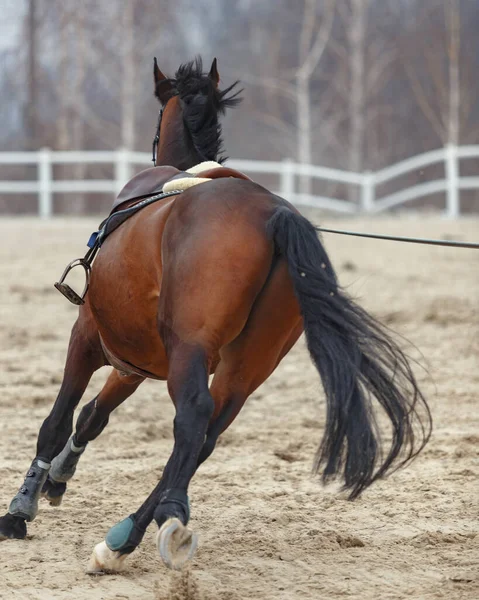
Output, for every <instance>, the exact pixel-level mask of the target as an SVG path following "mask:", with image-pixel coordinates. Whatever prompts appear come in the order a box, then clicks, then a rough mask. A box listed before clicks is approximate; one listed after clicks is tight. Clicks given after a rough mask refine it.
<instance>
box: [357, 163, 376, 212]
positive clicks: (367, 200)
mask: <svg viewBox="0 0 479 600" xmlns="http://www.w3.org/2000/svg"><path fill="white" fill-rule="evenodd" d="M375 196H376V193H375V183H374V173H372V172H371V171H365V172H364V173H363V182H362V184H361V198H360V212H364V213H370V212H372V210H373V208H374V200H375Z"/></svg>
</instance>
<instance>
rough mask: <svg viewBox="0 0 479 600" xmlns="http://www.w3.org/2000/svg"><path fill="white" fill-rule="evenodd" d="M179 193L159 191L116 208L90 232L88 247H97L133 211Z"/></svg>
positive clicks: (179, 192) (177, 191)
mask: <svg viewBox="0 0 479 600" xmlns="http://www.w3.org/2000/svg"><path fill="white" fill-rule="evenodd" d="M178 194H181V190H172V191H171V192H161V193H160V194H155V195H154V196H150V197H149V198H146V199H145V200H142V201H141V202H138V203H137V204H134V205H133V206H130V207H128V208H124V209H123V210H118V211H116V212H114V213H112V214H111V215H110V216H109V217H107V218H106V219H105V220H104V221H103V222H102V223H101V224H100V228H99V230H98V231H95V232H94V233H92V234H91V236H90V239H89V240H88V244H87V245H88V247H89V248H94V247H97V248H99V247H100V246H101V245H102V244H103V242H104V241H105V240H106V238H107V237H108V236H109V235H110V234H111V233H113V232H114V231H115V229H117V228H118V227H119V226H120V225H121V224H122V223H124V222H125V221H126V220H127V219H129V218H130V217H132V216H133V215H134V214H135V213H137V212H138V211H139V210H141V209H142V208H145V207H146V206H149V205H150V204H153V203H154V202H158V200H163V199H164V198H168V197H169V196H177V195H178Z"/></svg>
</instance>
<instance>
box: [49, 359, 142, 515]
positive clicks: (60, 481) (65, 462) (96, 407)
mask: <svg viewBox="0 0 479 600" xmlns="http://www.w3.org/2000/svg"><path fill="white" fill-rule="evenodd" d="M143 381H144V378H143V377H141V376H139V375H128V376H122V375H120V373H119V372H118V371H117V370H114V371H113V372H112V373H111V374H110V376H109V377H108V380H107V382H106V383H105V385H104V387H103V389H102V390H101V392H100V393H99V394H98V396H96V398H94V399H93V400H92V401H91V402H89V403H88V404H86V405H85V406H84V407H83V408H82V410H81V412H80V414H79V416H78V419H77V423H76V428H75V433H74V434H73V436H72V437H71V438H70V439H69V440H68V441H67V443H66V444H65V447H64V448H63V450H62V451H61V452H60V454H58V455H57V456H56V457H55V458H54V459H53V461H52V466H51V468H50V472H49V473H48V478H47V480H46V482H45V484H44V486H43V489H42V495H43V496H44V497H45V498H46V499H47V500H49V501H50V504H52V505H54V506H58V505H59V504H61V501H62V498H63V494H64V493H65V491H66V484H67V482H68V481H69V480H70V479H71V478H72V477H73V475H74V474H75V470H76V467H77V464H78V461H79V460H80V456H81V455H82V454H83V452H84V450H85V448H86V446H87V444H88V442H91V441H92V440H94V439H95V438H97V437H98V436H99V435H100V433H101V432H102V431H103V429H104V428H105V427H106V425H107V424H108V420H109V417H110V413H112V412H113V411H114V410H115V409H116V408H117V407H118V406H120V404H122V402H124V401H125V400H126V399H127V398H129V397H130V396H131V395H132V394H133V392H135V391H136V389H137V388H138V386H139V385H140V384H141V383H142V382H143Z"/></svg>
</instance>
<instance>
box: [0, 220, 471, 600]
mask: <svg viewBox="0 0 479 600" xmlns="http://www.w3.org/2000/svg"><path fill="white" fill-rule="evenodd" d="M338 223H340V224H341V225H343V226H345V227H354V228H357V229H360V230H363V231H367V230H370V231H376V232H394V233H397V234H410V235H423V236H430V237H444V238H457V239H476V240H477V239H478V238H479V236H478V233H479V221H477V220H476V221H473V220H463V221H457V222H447V221H443V220H441V219H439V218H432V217H418V216H416V217H407V218H406V217H403V218H401V219H394V220H393V219H391V218H388V219H386V218H384V219H377V220H369V221H367V220H361V221H334V220H333V219H326V220H325V221H324V222H323V224H325V225H326V224H329V225H334V224H336V225H337V224H338ZM96 224H97V220H96V219H94V220H91V219H90V220H77V221H73V220H55V221H52V222H50V223H39V222H38V221H36V220H34V219H29V220H28V219H23V220H14V219H7V218H2V220H1V221H0V282H1V285H0V364H1V369H0V391H1V393H0V469H1V474H2V486H1V489H0V503H1V506H2V507H6V506H7V504H8V502H9V501H10V499H11V497H12V496H13V494H14V493H15V492H16V490H17V488H18V486H19V485H20V484H21V482H22V480H23V475H24V473H25V472H26V469H27V468H28V466H29V464H30V461H31V460H32V458H33V457H34V451H35V450H34V449H35V442H36V436H37V431H38V428H39V426H40V424H41V422H42V420H43V419H44V418H45V417H46V415H47V414H48V411H49V408H50V406H51V404H52V401H53V400H54V398H55V395H56V393H57V391H58V388H59V384H60V381H61V378H62V369H63V362H64V358H65V352H66V347H67V342H68V336H69V330H70V327H71V325H72V324H73V321H74V320H75V315H76V309H75V307H73V305H70V304H69V303H68V302H67V301H66V300H64V299H63V298H62V297H61V296H60V295H59V294H58V293H57V292H56V291H55V290H54V289H53V287H52V283H53V282H54V281H56V279H57V278H58V276H59V275H60V273H61V271H62V269H63V267H64V265H65V264H66V263H67V262H68V261H69V260H71V259H72V258H74V257H77V256H80V255H82V253H83V252H84V250H85V246H84V244H85V242H86V240H87V238H88V235H89V233H90V232H91V231H92V230H93V229H94V227H95V226H96ZM326 246H327V248H328V251H329V252H330V256H331V257H332V260H333V262H334V264H335V266H336V267H337V269H338V271H339V273H340V277H341V281H342V283H343V285H345V286H348V287H349V289H350V291H351V293H352V294H354V295H355V296H358V297H360V299H361V300H360V301H361V302H362V303H363V304H364V305H365V306H366V307H367V308H369V309H370V310H371V311H372V312H373V313H374V314H376V315H377V316H379V317H380V318H381V319H382V320H383V321H385V322H387V323H388V324H389V325H390V326H391V327H392V328H394V330H396V331H397V332H399V333H400V334H401V335H403V336H405V337H406V338H408V339H409V340H411V342H412V343H413V344H414V345H415V347H416V348H410V352H411V353H412V355H413V356H415V357H416V358H420V361H421V363H422V364H423V365H424V366H425V367H426V368H427V370H428V373H425V372H423V371H421V370H418V375H419V378H420V380H421V381H422V382H423V387H424V390H425V392H426V393H427V396H428V399H429V401H430V404H431V408H432V411H433V415H434V420H435V430H434V435H433V438H432V439H431V442H430V444H429V445H428V447H427V448H426V450H425V451H424V452H423V454H422V455H421V456H420V458H419V459H418V460H417V461H416V462H415V463H413V464H412V465H411V466H410V467H409V468H407V469H406V470H404V471H401V472H400V473H397V474H395V475H393V476H391V477H390V478H389V479H388V480H386V481H383V482H380V483H379V484H376V485H375V486H373V487H372V488H370V490H368V491H367V492H366V493H365V494H364V495H363V496H362V497H361V498H360V499H359V500H357V501H355V502H354V503H351V502H348V501H347V500H346V499H345V498H344V496H343V495H341V494H340V493H338V492H337V490H336V488H334V487H326V488H324V487H322V486H321V485H320V484H319V483H318V482H317V481H315V480H314V479H313V478H312V477H311V475H310V472H311V465H312V458H313V454H314V451H315V449H316V447H317V445H318V443H319V441H320V438H321V434H322V422H323V420H324V414H323V409H324V402H323V397H322V392H321V386H320V383H319V379H318V376H317V374H316V372H315V370H314V369H313V367H312V365H311V363H310V361H309V358H308V355H307V352H306V350H305V347H304V343H303V341H301V342H300V343H298V344H297V347H295V348H294V349H293V351H292V352H291V353H290V354H289V356H288V357H287V358H286V359H285V360H284V361H283V363H282V364H281V365H280V367H279V368H278V370H277V371H276V372H275V373H274V374H273V376H272V377H271V378H270V379H269V380H268V381H267V382H266V383H265V384H264V385H263V387H262V388H261V389H260V390H259V391H258V392H257V393H256V394H254V396H252V397H251V398H250V400H249V401H248V403H247V404H246V406H245V408H244V409H243V411H242V413H241V415H240V416H239V418H238V419H237V421H236V422H235V423H234V425H233V426H232V428H231V430H229V431H228V432H227V433H226V434H225V436H224V438H223V439H222V441H221V443H220V445H219V447H218V448H217V450H216V452H215V453H214V454H213V456H212V457H211V458H210V459H209V460H208V462H207V463H206V464H205V465H204V466H203V467H202V468H201V470H200V472H199V473H198V474H197V476H196V477H195V479H194V481H193V483H192V486H191V501H192V520H191V525H192V527H193V528H194V529H195V530H196V531H197V532H198V533H199V536H200V548H199V551H198V553H197V555H196V557H195V559H194V561H193V562H192V565H191V568H190V569H189V570H187V571H185V572H183V573H181V574H174V573H172V572H171V571H168V570H167V569H166V568H165V567H164V566H163V565H162V563H161V562H160V559H159V556H158V554H157V551H156V548H155V546H154V533H155V531H154V530H155V527H151V528H150V530H149V531H148V533H147V535H146V536H145V539H144V542H143V545H142V547H141V549H140V550H138V551H137V552H136V553H135V554H134V555H133V556H132V557H131V558H130V562H129V566H128V569H127V571H126V573H125V574H123V575H112V576H103V577H94V578H92V577H90V576H88V575H85V574H84V567H85V564H86V561H87V559H88V556H89V554H90V552H91V549H92V547H93V545H94V544H95V543H97V542H98V541H100V540H101V539H102V538H103V536H104V534H105V533H106V531H107V530H108V528H109V527H110V526H111V525H112V524H114V523H115V522H117V521H118V520H120V519H122V518H124V517H125V516H127V515H128V514H130V512H133V511H134V510H135V509H136V508H137V507H138V506H139V505H140V504H141V503H142V501H143V500H144V498H145V497H146V496H147V494H148V493H149V492H150V490H151V489H152V488H153V487H154V485H155V484H156V482H157V480H158V478H159V475H160V473H161V469H162V467H163V465H164V464H165V461H166V459H167V457H168V455H169V452H170V450H171V447H172V426H171V423H172V418H173V410H172V406H171V403H170V400H169V398H168V395H167V392H166V388H165V385H164V384H163V383H159V382H146V383H145V384H144V385H143V386H142V387H141V388H140V389H139V391H138V392H137V393H136V395H135V396H134V397H132V398H131V399H130V400H129V401H128V402H127V403H126V404H125V405H124V406H122V407H120V408H119V409H118V410H117V412H116V413H115V414H114V415H113V416H112V418H111V421H110V425H109V427H108V428H107V430H105V432H104V433H103V435H102V436H101V437H100V438H99V439H98V440H97V441H96V442H95V443H93V444H91V446H90V447H89V448H88V450H87V452H86V454H85V455H84V457H83V458H82V461H81V463H80V466H79V469H78V471H77V476H76V477H75V479H74V481H72V482H71V484H70V486H69V489H68V492H67V495H66V496H65V500H64V502H63V505H62V506H61V507H60V508H52V507H50V506H48V505H46V503H44V502H42V504H41V512H40V514H39V516H38V517H37V520H36V521H35V522H34V523H32V524H31V525H30V526H29V536H28V539H27V540H26V541H7V542H4V543H2V544H1V545H0V598H2V599H10V598H13V599H22V600H23V599H28V600H34V599H38V600H40V599H41V600H50V599H69V598H74V599H75V600H100V599H104V600H113V599H117V598H128V599H141V600H146V599H151V600H187V599H188V600H200V599H202V600H246V599H259V600H270V599H275V600H276V599H278V600H290V599H298V600H299V599H304V600H306V599H308V600H313V599H314V600H318V599H323V598H324V599H336V598H343V597H351V598H354V599H368V600H369V599H371V600H373V599H374V600H376V599H399V598H414V599H433V598H434V599H436V598H447V599H448V600H459V599H466V598H467V599H472V598H474V599H476V598H479V579H478V572H479V568H478V564H479V534H478V531H479V524H478V512H479V511H478V508H479V486H478V475H479V463H478V456H479V428H478V425H479V422H478V409H477V392H478V388H479V368H478V367H479V360H478V356H479V336H478V333H479V328H478V321H479V318H478V316H479V315H478V301H479V269H478V267H479V253H478V252H477V251H474V250H458V249H447V248H434V247H424V246H414V245H407V244H396V243H391V242H380V241H374V240H371V241H367V240H360V239H357V238H345V237H336V236H332V235H329V236H327V237H326ZM421 354H422V358H421V357H420V355H421ZM107 374H108V369H104V370H103V371H101V372H100V373H98V374H97V375H96V376H95V377H94V379H93V380H92V383H91V385H90V388H89V390H88V393H87V395H86V397H85V399H84V400H85V401H86V400H89V399H90V398H92V397H93V395H94V394H95V393H96V392H97V391H98V390H99V389H100V387H101V385H102V382H103V381H104V379H105V377H106V375H107ZM2 511H3V508H2Z"/></svg>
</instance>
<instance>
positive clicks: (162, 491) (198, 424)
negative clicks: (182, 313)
mask: <svg viewBox="0 0 479 600" xmlns="http://www.w3.org/2000/svg"><path fill="white" fill-rule="evenodd" d="M168 389H169V392H170V395H171V397H172V399H173V402H174V404H175V407H176V416H175V420H174V437H175V443H174V448H173V452H172V454H171V456H170V458H169V460H168V463H167V465H166V467H165V470H164V471H163V476H162V479H161V481H160V483H159V484H158V485H157V486H156V488H155V489H154V490H153V492H152V493H151V494H150V496H149V497H148V498H147V500H146V501H145V502H144V503H143V505H142V506H141V508H140V509H139V510H138V511H137V512H136V513H134V514H133V515H131V516H130V517H128V518H127V519H125V520H123V521H121V522H120V523H118V524H117V525H115V526H114V527H112V529H110V531H109V532H108V534H107V536H106V538H105V541H104V542H102V543H100V544H98V545H97V546H96V547H95V550H94V552H93V555H92V558H91V560H90V564H89V568H88V570H89V571H90V572H98V571H104V570H118V569H120V568H121V567H122V563H123V561H124V559H125V557H126V556H127V555H128V554H129V553H131V552H132V551H133V550H135V548H136V547H137V546H138V545H139V543H140V541H141V539H142V537H143V534H144V532H145V530H146V528H147V527H148V525H149V524H150V523H151V521H152V520H153V518H154V519H155V520H156V522H157V524H158V526H159V527H160V532H159V537H158V545H159V549H160V553H161V555H162V558H163V560H164V561H165V563H166V564H167V565H168V566H170V567H172V568H177V567H179V566H181V564H183V563H184V562H185V561H186V560H188V558H190V557H191V556H192V554H193V552H194V550H195V548H196V537H195V536H194V534H192V533H191V532H189V531H188V530H187V528H186V525H187V523H188V520H189V517H190V510H189V503H188V495H187V492H188V486H189V483H190V480H191V478H192V477H193V475H194V473H195V471H196V465H197V463H198V457H199V454H200V451H201V449H202V447H203V444H204V440H205V436H206V431H207V429H208V423H209V421H210V418H211V415H212V414H213V411H214V401H213V398H212V396H211V394H210V392H209V390H208V358H207V355H206V352H205V351H204V350H203V349H202V348H200V347H196V348H192V347H188V346H186V345H180V346H178V347H177V348H176V349H175V350H173V352H172V353H171V357H170V371H169V374H168Z"/></svg>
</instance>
